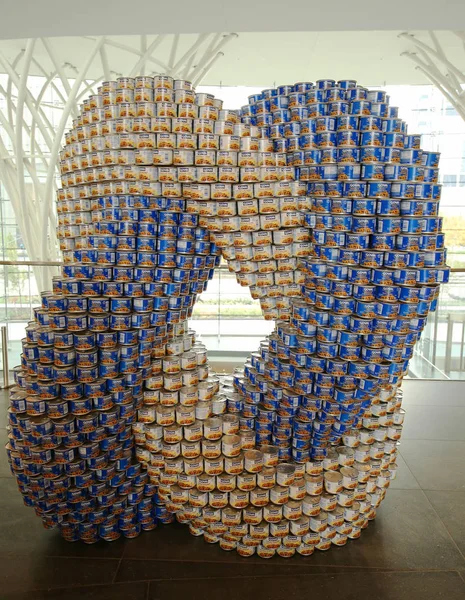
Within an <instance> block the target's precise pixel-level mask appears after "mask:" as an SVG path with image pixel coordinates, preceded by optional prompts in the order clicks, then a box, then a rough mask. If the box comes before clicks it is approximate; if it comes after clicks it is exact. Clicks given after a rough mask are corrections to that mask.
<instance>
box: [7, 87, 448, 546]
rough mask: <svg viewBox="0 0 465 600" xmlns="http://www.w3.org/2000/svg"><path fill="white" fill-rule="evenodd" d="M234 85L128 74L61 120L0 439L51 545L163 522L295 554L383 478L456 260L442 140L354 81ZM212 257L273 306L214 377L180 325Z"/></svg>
mask: <svg viewBox="0 0 465 600" xmlns="http://www.w3.org/2000/svg"><path fill="white" fill-rule="evenodd" d="M249 100H250V103H249V105H248V106H246V107H243V108H242V109H241V111H240V115H239V113H238V112H236V111H228V110H223V109H222V105H221V101H219V100H216V99H214V98H213V96H210V95H208V94H196V93H195V91H194V90H192V89H191V86H190V84H189V83H188V82H185V81H173V80H172V79H171V78H170V77H167V76H159V77H155V78H151V77H138V78H135V79H131V78H120V79H119V80H118V81H117V82H105V83H104V84H102V87H101V88H100V89H99V93H98V94H97V95H96V96H91V98H90V99H89V100H88V101H86V102H85V103H84V105H83V107H82V112H81V115H80V116H79V117H78V118H77V119H76V120H75V121H74V122H73V129H72V130H71V131H70V132H69V133H68V134H67V136H66V145H65V148H64V149H63V151H62V154H61V170H62V184H63V188H62V189H61V190H59V191H58V205H57V208H58V215H59V227H58V236H59V239H60V245H61V248H62V250H63V258H64V262H65V266H64V268H63V274H62V276H61V277H58V278H56V279H55V280H54V283H53V292H52V293H44V294H43V296H42V307H41V308H39V309H38V310H36V313H35V316H36V322H35V323H33V324H31V325H30V326H29V327H28V328H27V337H26V340H25V343H24V351H23V356H22V365H21V367H20V368H19V369H18V370H17V371H16V374H15V377H16V382H17V386H16V387H15V388H14V389H13V390H12V394H11V402H10V404H11V407H10V411H9V418H10V431H9V442H8V453H9V457H10V461H11V463H12V470H13V473H14V474H15V475H16V477H17V479H18V484H19V487H20V490H21V491H22V492H23V493H24V495H25V502H26V504H28V505H31V506H34V507H35V509H36V512H37V514H38V515H39V516H41V517H42V518H43V520H44V523H45V524H46V526H55V525H58V526H59V527H60V529H61V532H62V534H63V535H64V536H65V537H66V539H70V540H75V539H84V541H87V542H93V541H96V540H97V539H99V538H103V539H106V540H110V539H115V538H116V537H118V536H119V535H120V532H122V533H123V534H124V535H126V536H128V537H132V536H134V535H137V534H138V533H139V531H140V530H142V529H151V528H153V527H155V525H156V521H157V519H158V520H160V521H161V522H164V523H169V522H170V521H171V520H172V519H173V518H174V517H173V515H176V518H177V519H178V520H179V521H181V522H186V523H189V528H190V531H191V533H193V534H194V535H204V537H205V539H206V541H208V542H212V543H213V542H219V543H220V545H221V547H223V548H224V549H227V550H232V549H237V551H238V552H239V553H240V554H241V555H243V556H248V555H251V554H253V553H255V552H256V553H257V554H258V555H259V556H262V557H270V556H272V555H273V554H274V553H275V552H277V553H278V554H279V555H281V556H290V555H292V554H294V553H295V552H296V551H297V552H299V553H301V554H311V553H312V552H313V549H314V548H315V547H316V548H318V549H320V550H325V549H328V548H329V547H330V546H331V544H337V545H343V544H344V543H346V541H347V539H350V538H356V537H358V536H359V535H360V531H361V529H362V528H364V527H366V525H367V524H368V521H369V520H370V519H372V518H374V516H375V514H376V507H377V506H378V505H379V503H380V502H381V500H382V498H383V497H384V494H385V490H386V488H387V487H388V485H389V482H390V480H391V478H393V477H394V476H395V470H396V467H395V456H396V451H397V444H398V440H399V438H400V433H401V426H402V421H403V411H402V410H401V400H402V396H401V393H400V391H399V386H400V383H401V380H402V376H403V374H404V373H405V372H406V369H407V366H408V360H409V359H410V357H411V356H412V352H413V346H414V344H415V342H416V340H417V339H418V337H419V335H420V334H421V331H422V329H423V327H424V325H425V322H426V317H427V315H428V312H429V310H434V308H435V305H436V299H437V293H438V287H439V283H440V282H441V281H445V280H446V279H447V273H448V270H447V267H446V266H445V250H444V237H443V234H442V233H441V220H440V218H439V217H438V216H437V214H438V202H439V197H440V186H439V185H438V184H437V162H438V159H439V156H438V154H437V153H428V152H423V151H421V150H420V148H419V144H420V139H419V136H415V135H407V133H406V128H405V123H404V122H403V121H401V120H400V119H399V118H398V116H397V109H395V108H393V107H390V106H389V104H388V99H387V97H386V96H385V94H384V93H383V92H378V91H376V92H370V91H367V90H366V89H365V88H362V87H360V86H357V84H356V82H353V81H340V82H338V83H337V84H336V82H334V81H330V80H322V81H319V82H317V83H316V84H310V83H299V84H296V85H295V86H280V87H279V88H276V89H272V90H264V91H263V92H262V94H260V95H258V96H253V97H251V98H250V99H249ZM220 253H221V255H222V256H223V257H224V258H225V259H226V260H227V262H228V264H229V268H230V269H231V270H232V271H233V272H235V273H236V276H237V280H238V281H239V283H240V284H241V285H244V286H249V287H250V290H251V294H252V296H253V297H254V298H259V299H260V302H261V306H262V310H263V313H264V316H265V318H268V319H273V320H276V328H275V331H274V333H273V334H272V335H271V336H270V337H269V339H268V340H267V341H264V342H263V343H262V344H261V345H260V349H259V352H257V353H254V354H253V355H252V356H251V357H250V359H249V360H248V361H247V363H246V364H245V365H244V369H243V370H241V371H240V372H237V373H235V374H234V377H232V378H223V379H222V380H221V381H219V380H218V378H217V377H214V376H209V373H208V362H207V354H206V350H205V348H204V347H203V346H202V345H200V344H197V343H196V342H195V337H194V333H193V332H192V331H190V330H189V329H188V326H187V319H188V317H189V316H190V315H191V312H192V307H193V304H194V301H195V299H196V297H197V295H198V294H199V293H201V292H202V291H203V290H204V289H205V287H206V285H207V282H208V280H209V279H210V278H211V277H212V276H213V273H214V268H215V267H216V266H217V265H218V264H219V258H220V257H219V255H220ZM141 465H142V468H143V469H142V470H141ZM74 469H77V470H74Z"/></svg>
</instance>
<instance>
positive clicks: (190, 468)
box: [184, 456, 203, 475]
mask: <svg viewBox="0 0 465 600" xmlns="http://www.w3.org/2000/svg"><path fill="white" fill-rule="evenodd" d="M184 471H185V473H186V475H201V474H202V473H203V458H202V456H198V457H197V458H185V459H184Z"/></svg>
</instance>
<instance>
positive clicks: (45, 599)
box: [0, 381, 465, 600]
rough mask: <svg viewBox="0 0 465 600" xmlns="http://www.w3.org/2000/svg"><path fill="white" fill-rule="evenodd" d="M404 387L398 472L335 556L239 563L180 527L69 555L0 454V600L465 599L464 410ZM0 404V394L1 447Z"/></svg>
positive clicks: (77, 548)
mask: <svg viewBox="0 0 465 600" xmlns="http://www.w3.org/2000/svg"><path fill="white" fill-rule="evenodd" d="M461 385H463V384H457V383H453V382H424V381H407V382H405V384H404V390H405V401H404V406H405V408H406V411H407V416H406V422H405V428H404V435H403V438H402V444H401V456H399V459H398V465H399V471H398V476H397V478H396V480H395V481H394V482H393V483H392V485H391V488H390V489H389V490H388V494H387V498H386V500H385V501H384V502H383V504H382V506H381V508H380V510H379V512H378V517H377V519H376V521H374V522H373V523H371V524H370V526H369V528H368V529H367V530H366V531H364V532H363V534H362V537H361V539H360V540H357V541H354V542H351V543H350V544H348V546H346V547H345V548H332V549H331V550H330V551H329V552H325V553H316V554H314V555H313V556H311V557H308V558H303V557H300V556H296V557H294V558H293V559H289V560H286V559H280V558H273V559H272V560H270V561H265V560H261V559H258V558H250V559H243V558H240V557H239V556H238V555H237V554H235V553H226V552H223V551H222V550H220V549H219V548H218V547H217V546H216V545H215V546H212V545H208V544H206V543H205V542H204V541H203V540H202V539H199V538H194V537H192V536H190V535H189V533H188V531H187V529H186V528H185V527H182V526H180V525H173V526H169V527H159V528H158V529H157V530H156V531H153V532H151V533H146V534H143V535H141V536H140V537H139V538H137V539H135V540H126V541H125V540H122V539H120V540H118V541H116V542H114V543H110V544H107V543H103V542H102V543H99V544H96V545H93V546H85V545H84V544H80V543H75V544H69V543H66V542H64V541H63V540H62V539H61V538H60V537H59V535H58V534H57V533H56V532H54V531H46V530H44V529H43V528H42V525H41V523H40V521H39V520H38V519H37V518H36V517H35V515H34V514H33V512H32V511H31V510H30V509H27V508H25V507H24V506H23V505H22V501H21V496H20V495H19V493H18V492H17V490H16V485H15V482H14V480H13V479H12V477H10V476H9V471H8V465H7V461H6V456H5V453H4V452H3V450H0V561H1V562H0V565H1V566H0V600H61V599H66V600H78V599H82V598H84V599H90V600H171V599H173V600H174V599H178V598H188V599H189V600H197V599H199V600H210V599H213V598H214V599H215V600H216V599H217V598H218V597H221V598H222V600H238V599H241V600H247V599H249V598H251V599H252V598H253V599H254V600H291V599H294V598H295V599H300V598H306V597H310V596H312V597H315V596H316V595H318V597H319V598H322V599H325V600H331V599H333V598H335V599H336V598H337V600H417V599H418V600H420V599H421V600H430V599H431V600H433V599H434V600H436V599H440V598H444V599H447V600H464V599H465V399H464V394H463V391H462V390H461V387H460V386H461ZM5 407H6V399H5V397H4V396H3V394H0V415H1V418H2V421H1V427H2V429H0V442H1V443H2V444H4V443H5V440H6V432H5V429H4V427H5V422H4V420H3V417H4V414H5Z"/></svg>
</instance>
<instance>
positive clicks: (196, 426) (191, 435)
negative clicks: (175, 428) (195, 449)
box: [183, 421, 203, 442]
mask: <svg viewBox="0 0 465 600" xmlns="http://www.w3.org/2000/svg"><path fill="white" fill-rule="evenodd" d="M183 430H184V437H185V438H186V440H187V441H188V442H198V441H200V440H201V439H202V437H203V427H202V423H200V422H198V421H196V422H195V423H193V424H192V425H187V426H185V427H184V428H183Z"/></svg>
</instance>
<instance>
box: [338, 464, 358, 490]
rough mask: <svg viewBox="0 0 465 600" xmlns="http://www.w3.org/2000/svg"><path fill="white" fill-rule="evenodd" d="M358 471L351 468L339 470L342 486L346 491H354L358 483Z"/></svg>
mask: <svg viewBox="0 0 465 600" xmlns="http://www.w3.org/2000/svg"><path fill="white" fill-rule="evenodd" d="M358 473H359V472H358V471H357V469H354V468H353V467H343V468H342V469H341V475H342V485H343V486H344V488H345V489H347V490H354V489H355V488H356V487H357V483H358Z"/></svg>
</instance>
